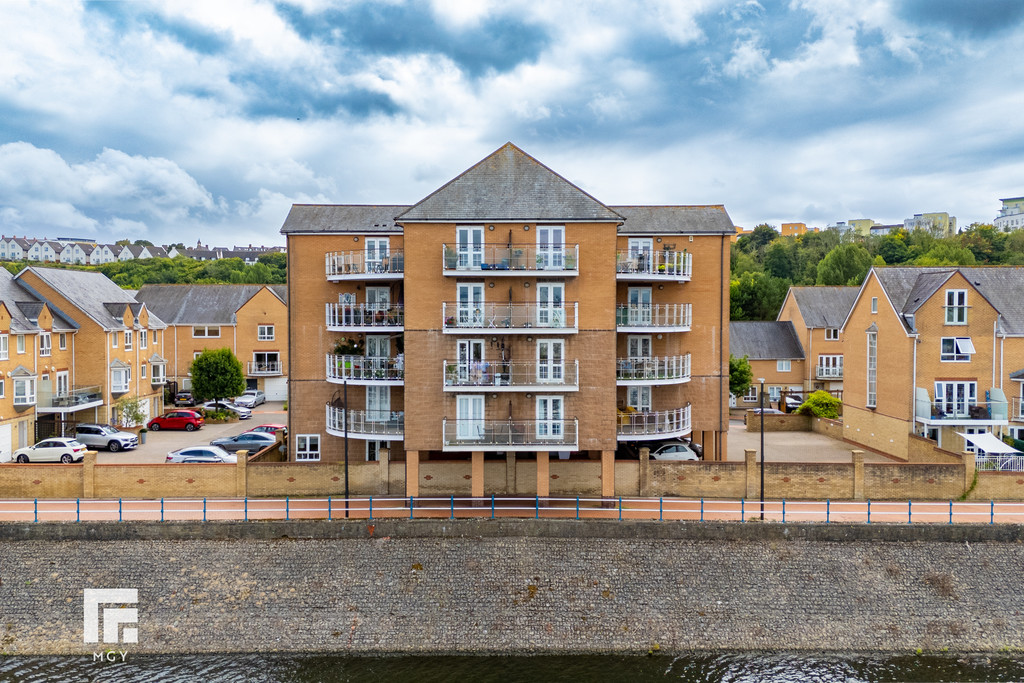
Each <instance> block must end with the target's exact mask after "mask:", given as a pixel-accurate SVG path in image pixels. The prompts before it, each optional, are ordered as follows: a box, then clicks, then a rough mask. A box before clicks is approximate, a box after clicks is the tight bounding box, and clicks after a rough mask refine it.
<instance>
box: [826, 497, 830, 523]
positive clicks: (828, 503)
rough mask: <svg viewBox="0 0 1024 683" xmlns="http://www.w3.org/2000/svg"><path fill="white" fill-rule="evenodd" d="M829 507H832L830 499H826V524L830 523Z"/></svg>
mask: <svg viewBox="0 0 1024 683" xmlns="http://www.w3.org/2000/svg"><path fill="white" fill-rule="evenodd" d="M829 507H830V501H829V499H828V498H826V499H825V524H828V523H829V513H830V510H829Z"/></svg>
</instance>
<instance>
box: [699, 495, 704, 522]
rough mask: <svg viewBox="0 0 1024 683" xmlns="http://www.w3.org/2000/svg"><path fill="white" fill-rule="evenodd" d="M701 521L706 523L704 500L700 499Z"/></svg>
mask: <svg viewBox="0 0 1024 683" xmlns="http://www.w3.org/2000/svg"><path fill="white" fill-rule="evenodd" d="M700 521H702V522H703V521H704V499H703V498H701V499H700Z"/></svg>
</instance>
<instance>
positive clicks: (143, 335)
mask: <svg viewBox="0 0 1024 683" xmlns="http://www.w3.org/2000/svg"><path fill="white" fill-rule="evenodd" d="M139 346H140V347H142V348H144V349H148V348H149V332H148V331H147V330H139Z"/></svg>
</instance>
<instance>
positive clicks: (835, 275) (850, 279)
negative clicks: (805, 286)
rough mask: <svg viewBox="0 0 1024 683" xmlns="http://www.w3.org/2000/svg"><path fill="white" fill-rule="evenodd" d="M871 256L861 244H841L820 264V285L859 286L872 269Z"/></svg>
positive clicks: (818, 282) (826, 255) (818, 280)
mask: <svg viewBox="0 0 1024 683" xmlns="http://www.w3.org/2000/svg"><path fill="white" fill-rule="evenodd" d="M872 261H873V259H872V258H871V254H870V253H869V252H868V250H867V249H865V248H864V247H862V246H861V245H859V244H855V243H850V244H840V245H839V246H838V247H836V248H835V249H833V250H832V251H830V252H828V253H827V254H825V258H823V259H822V260H821V263H819V264H818V279H817V284H819V285H859V284H860V283H861V282H862V281H863V280H864V276H865V275H867V273H868V270H870V268H871V262H872Z"/></svg>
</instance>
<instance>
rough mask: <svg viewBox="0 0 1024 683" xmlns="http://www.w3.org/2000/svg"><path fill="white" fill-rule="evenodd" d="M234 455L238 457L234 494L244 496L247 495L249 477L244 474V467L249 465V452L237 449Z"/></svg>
mask: <svg viewBox="0 0 1024 683" xmlns="http://www.w3.org/2000/svg"><path fill="white" fill-rule="evenodd" d="M235 457H236V458H238V460H237V463H238V464H237V466H236V467H235V495H236V496H239V497H241V498H244V497H245V496H246V495H248V494H247V492H248V490H249V479H248V476H247V475H246V471H247V470H246V468H247V467H248V466H249V453H248V452H247V451H238V452H237V453H235Z"/></svg>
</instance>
